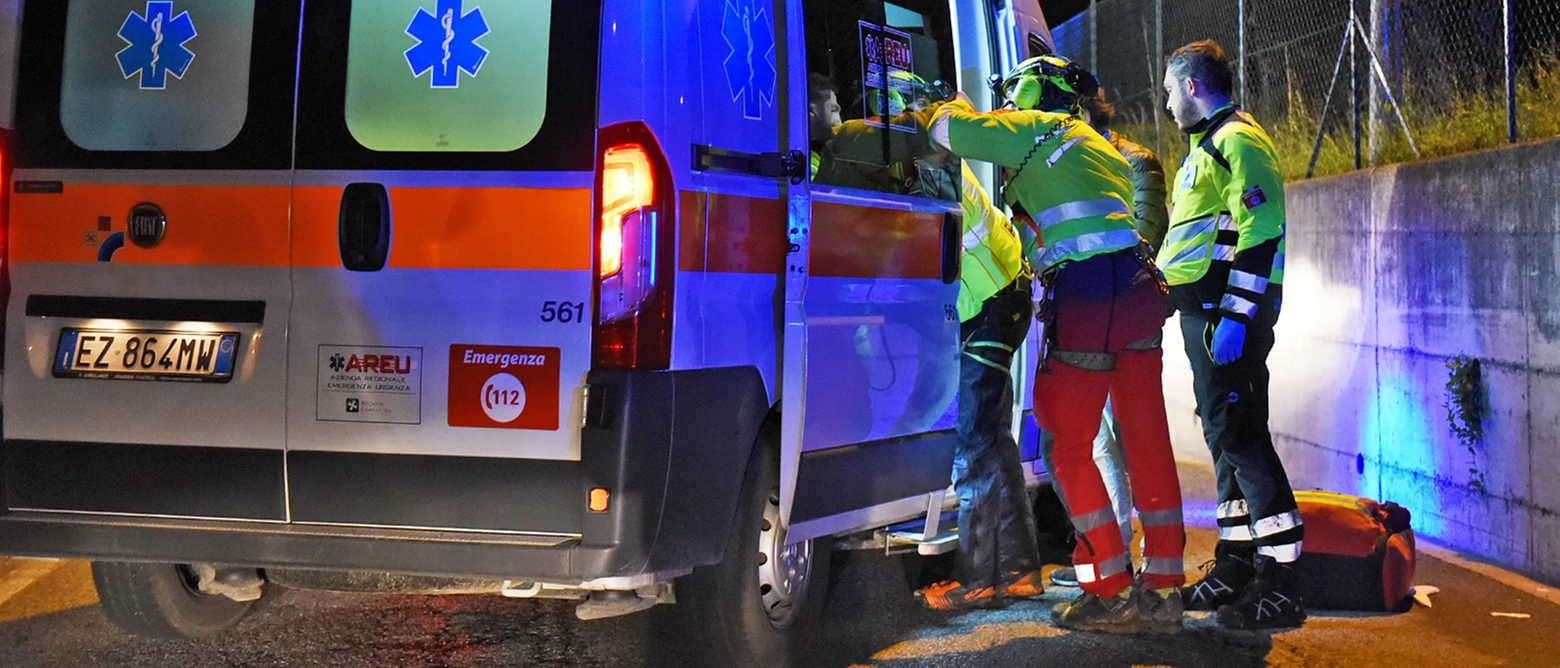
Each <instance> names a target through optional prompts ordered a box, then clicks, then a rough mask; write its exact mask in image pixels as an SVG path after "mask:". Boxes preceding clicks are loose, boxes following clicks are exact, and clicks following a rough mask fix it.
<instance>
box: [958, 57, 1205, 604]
mask: <svg viewBox="0 0 1560 668" xmlns="http://www.w3.org/2000/svg"><path fill="white" fill-rule="evenodd" d="M1096 87H1097V85H1096V84H1095V83H1094V77H1093V75H1091V74H1089V73H1088V72H1087V71H1086V70H1083V69H1082V68H1081V67H1078V66H1077V65H1075V64H1073V63H1071V62H1069V61H1067V60H1065V59H1062V58H1058V57H1055V56H1041V57H1039V58H1031V59H1030V60H1027V61H1025V62H1023V63H1021V64H1020V65H1019V66H1018V67H1017V68H1016V69H1015V70H1014V71H1013V72H1011V73H1009V74H1008V75H1007V76H1006V77H1005V78H1004V80H1003V81H1002V84H1001V90H1002V93H1003V94H1004V96H1005V97H1006V98H1007V99H1008V100H1009V101H1010V102H1011V103H1012V105H1013V106H1014V107H1015V109H1014V110H1007V111H997V112H991V113H977V112H976V111H975V110H974V109H973V108H972V107H971V106H970V105H969V104H968V102H967V101H964V100H959V101H954V102H950V103H949V104H947V105H946V106H944V107H943V108H942V109H940V110H939V112H938V115H937V116H936V117H935V119H934V120H933V122H932V126H931V136H932V140H933V141H934V142H937V143H938V144H940V145H941V146H943V147H945V148H947V149H949V150H950V151H952V152H953V153H954V154H956V155H959V156H960V157H963V158H968V159H974V160H986V161H989V162H993V163H996V164H997V165H1000V166H1002V167H1004V168H1006V170H1007V188H1006V191H1005V196H1006V199H1007V204H1008V205H1009V206H1010V207H1011V208H1012V209H1013V212H1014V215H1015V216H1020V215H1022V216H1026V217H1027V218H1028V223H1026V224H1030V225H1032V226H1033V228H1035V229H1038V231H1039V235H1040V243H1041V244H1042V248H1041V249H1040V254H1039V259H1038V262H1037V263H1036V267H1035V268H1036V270H1037V271H1040V272H1041V276H1042V280H1041V285H1042V286H1045V289H1046V295H1045V297H1044V302H1043V304H1044V306H1043V307H1042V313H1043V314H1044V322H1045V327H1046V330H1047V331H1046V334H1045V338H1046V339H1047V341H1048V351H1047V353H1046V354H1045V358H1044V360H1043V361H1042V363H1041V368H1040V370H1039V373H1037V374H1036V375H1035V401H1034V405H1035V414H1036V417H1037V419H1038V420H1039V422H1040V426H1041V427H1042V428H1045V429H1049V430H1051V432H1052V433H1053V434H1054V435H1055V440H1056V445H1055V449H1054V451H1053V459H1054V462H1055V465H1056V478H1057V482H1058V483H1059V484H1060V485H1061V488H1062V493H1063V497H1064V498H1066V500H1067V505H1068V512H1069V514H1070V515H1072V520H1073V524H1074V526H1075V528H1076V530H1077V532H1078V536H1079V538H1078V546H1077V548H1076V549H1075V550H1074V553H1073V562H1074V565H1075V567H1076V568H1077V572H1078V582H1079V586H1080V587H1081V588H1082V589H1083V591H1084V593H1083V595H1082V596H1079V597H1078V598H1077V599H1075V600H1073V601H1071V602H1068V603H1062V604H1058V605H1057V606H1056V608H1055V609H1054V610H1053V611H1052V619H1053V621H1054V622H1055V623H1056V624H1058V625H1059V626H1063V627H1066V628H1073V629H1082V630H1097V631H1110V632H1118V633H1131V632H1138V631H1143V630H1155V631H1173V630H1175V629H1178V628H1179V627H1180V625H1181V605H1180V595H1179V592H1178V590H1177V587H1178V586H1179V585H1180V584H1181V583H1182V582H1183V581H1184V577H1183V575H1182V562H1181V554H1182V549H1183V543H1184V540H1185V536H1184V530H1183V529H1182V523H1181V491H1180V482H1179V480H1178V479H1177V476H1176V470H1175V460H1174V457H1173V456H1172V454H1171V451H1170V433H1169V427H1168V425H1167V423H1166V419H1165V406H1164V396H1163V394H1162V391H1161V386H1160V380H1159V379H1160V373H1161V369H1162V367H1161V364H1162V359H1161V357H1162V355H1161V352H1160V349H1159V346H1158V343H1157V339H1158V333H1159V330H1160V328H1161V327H1162V326H1163V325H1164V320H1165V300H1164V295H1163V293H1162V292H1161V290H1160V286H1159V282H1158V279H1157V277H1156V274H1155V272H1154V270H1153V267H1152V264H1151V263H1149V262H1148V260H1147V258H1146V255H1145V254H1143V252H1142V251H1141V250H1140V247H1141V245H1142V243H1143V240H1142V238H1141V237H1140V236H1139V235H1138V233H1137V231H1136V230H1135V229H1134V226H1133V222H1134V219H1133V207H1132V201H1133V188H1132V183H1131V178H1130V177H1129V176H1128V169H1129V168H1128V166H1127V162H1126V160H1125V159H1123V158H1122V157H1121V154H1120V153H1119V152H1117V151H1116V148H1115V147H1114V146H1111V145H1110V143H1109V142H1107V141H1106V140H1105V139H1104V138H1103V137H1101V136H1100V135H1099V133H1097V132H1095V131H1094V130H1093V129H1091V128H1090V127H1089V126H1088V125H1087V124H1085V123H1084V122H1082V121H1081V120H1080V119H1079V118H1078V117H1077V116H1076V113H1077V105H1078V98H1079V96H1080V95H1087V94H1091V93H1092V92H1093V90H1094V89H1095V88H1096ZM1107 395H1109V396H1110V397H1112V400H1113V401H1114V402H1115V405H1116V409H1117V418H1118V419H1119V420H1120V422H1121V427H1122V432H1123V436H1124V442H1125V444H1126V446H1127V451H1126V458H1127V466H1128V469H1129V471H1130V478H1131V484H1132V488H1133V492H1134V494H1133V496H1134V501H1135V505H1136V506H1137V509H1138V515H1139V517H1140V518H1141V520H1142V523H1143V527H1144V547H1143V555H1144V560H1143V568H1142V574H1141V578H1140V579H1138V580H1137V581H1136V582H1134V578H1133V567H1132V559H1131V555H1130V554H1129V553H1128V552H1127V550H1126V546H1125V545H1124V544H1123V543H1122V540H1121V533H1120V532H1119V530H1118V526H1117V522H1116V517H1115V513H1114V512H1113V511H1112V509H1111V505H1110V498H1109V497H1108V495H1107V494H1106V491H1105V485H1104V483H1103V482H1102V481H1101V480H1100V473H1099V469H1098V468H1096V467H1095V465H1094V460H1093V458H1092V454H1091V453H1092V450H1093V447H1092V446H1093V442H1094V435H1095V434H1096V433H1097V432H1098V431H1099V426H1100V412H1101V410H1102V409H1103V408H1104V405H1105V399H1106V396H1107Z"/></svg>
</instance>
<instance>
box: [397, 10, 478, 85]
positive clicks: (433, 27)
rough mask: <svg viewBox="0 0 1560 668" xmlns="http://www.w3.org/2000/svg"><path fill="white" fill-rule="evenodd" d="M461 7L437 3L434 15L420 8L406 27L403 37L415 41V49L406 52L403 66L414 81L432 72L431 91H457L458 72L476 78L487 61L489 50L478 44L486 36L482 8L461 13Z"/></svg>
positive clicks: (458, 82) (458, 83)
mask: <svg viewBox="0 0 1560 668" xmlns="http://www.w3.org/2000/svg"><path fill="white" fill-rule="evenodd" d="M464 4H465V3H464V1H463V0H439V1H438V3H437V5H436V6H435V7H434V13H433V14H429V13H428V10H426V9H423V8H421V7H419V8H418V9H417V15H416V16H413V17H412V22H411V24H410V25H408V26H406V34H408V35H410V36H411V37H412V39H415V40H417V45H416V46H413V47H412V48H410V49H407V50H406V64H407V65H410V66H411V68H412V76H413V77H421V76H422V75H423V73H424V72H428V71H430V70H432V71H433V77H432V79H433V87H434V88H459V87H460V71H461V70H465V71H466V74H467V75H469V76H473V77H474V76H477V72H478V71H479V70H481V69H482V63H483V61H485V60H487V56H488V50H487V49H485V48H482V46H481V45H480V44H477V40H479V39H482V36H483V35H486V34H488V31H489V29H488V24H487V19H485V18H482V8H481V7H475V6H473V7H472V9H471V11H469V12H465V13H462V10H463V5H464Z"/></svg>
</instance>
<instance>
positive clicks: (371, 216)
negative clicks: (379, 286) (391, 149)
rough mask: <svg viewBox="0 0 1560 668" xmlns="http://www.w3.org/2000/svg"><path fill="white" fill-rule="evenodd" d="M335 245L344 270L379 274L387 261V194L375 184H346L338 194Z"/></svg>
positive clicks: (388, 239)
mask: <svg viewBox="0 0 1560 668" xmlns="http://www.w3.org/2000/svg"><path fill="white" fill-rule="evenodd" d="M336 242H337V246H338V247H339V248H340V250H341V266H343V267H346V269H347V271H379V270H380V269H384V268H385V262H386V261H388V260H389V259H390V193H389V192H388V191H386V190H385V187H384V186H383V185H381V184H378V183H349V184H347V187H346V188H345V189H343V190H342V191H341V209H340V211H339V212H338V213H337V216H336Z"/></svg>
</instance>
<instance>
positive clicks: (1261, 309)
mask: <svg viewBox="0 0 1560 668" xmlns="http://www.w3.org/2000/svg"><path fill="white" fill-rule="evenodd" d="M1232 78H1233V77H1232V76H1231V73H1230V67H1229V63H1228V62H1227V61H1226V60H1225V59H1224V52H1223V50H1222V49H1220V48H1219V45H1217V44H1215V43H1213V42H1212V41H1202V42H1194V43H1192V44H1188V45H1186V46H1184V47H1181V48H1180V49H1178V50H1176V52H1175V53H1174V54H1173V55H1171V57H1170V62H1169V63H1168V65H1167V67H1166V71H1165V80H1164V86H1165V90H1166V91H1167V92H1168V93H1169V99H1168V101H1167V105H1166V106H1168V107H1169V109H1170V113H1171V114H1172V115H1173V116H1174V117H1175V121H1176V124H1177V125H1179V126H1180V127H1181V129H1182V130H1185V131H1186V132H1187V134H1188V135H1190V143H1191V151H1190V153H1189V154H1188V155H1187V157H1186V159H1185V160H1184V161H1182V163H1181V169H1180V172H1179V173H1178V174H1177V175H1176V177H1175V183H1176V185H1175V193H1174V200H1175V204H1174V211H1173V212H1172V214H1171V216H1170V220H1171V224H1170V231H1169V233H1168V234H1167V235H1166V236H1165V243H1164V246H1163V247H1162V248H1161V249H1160V250H1159V266H1160V267H1161V268H1162V269H1163V270H1164V273H1165V278H1166V280H1167V281H1168V282H1169V284H1170V296H1171V300H1172V302H1173V303H1174V306H1175V307H1176V308H1177V309H1178V310H1179V311H1180V312H1181V335H1182V338H1183V339H1184V342H1185V346H1186V354H1187V356H1188V357H1189V358H1190V359H1191V363H1192V379H1193V382H1192V385H1193V391H1194V392H1195V393H1196V395H1197V406H1198V411H1199V413H1200V414H1201V416H1202V423H1203V435H1204V437H1205V438H1206V439H1207V441H1208V447H1209V449H1210V450H1211V451H1212V453H1213V459H1214V467H1215V469H1216V473H1217V475H1218V485H1219V505H1218V507H1217V509H1216V511H1215V515H1216V516H1217V519H1218V523H1219V543H1218V546H1217V547H1216V548H1215V556H1216V561H1215V565H1214V567H1213V570H1211V571H1209V572H1208V574H1207V575H1206V576H1205V577H1204V578H1203V579H1202V580H1201V581H1200V582H1198V583H1196V584H1194V585H1192V586H1189V587H1187V588H1186V589H1185V590H1184V591H1183V598H1184V600H1185V603H1186V607H1187V608H1188V609H1191V610H1216V611H1217V612H1216V615H1215V617H1216V619H1217V620H1218V621H1219V622H1220V623H1221V624H1224V625H1226V626H1230V627H1234V628H1243V629H1258V628H1285V627H1293V626H1298V625H1300V624H1301V623H1303V622H1304V621H1305V609H1304V607H1303V605H1302V603H1301V601H1300V597H1299V596H1298V595H1297V594H1296V589H1297V587H1296V583H1295V573H1294V568H1293V564H1294V562H1295V560H1296V559H1297V558H1298V557H1299V556H1300V541H1301V538H1303V537H1304V531H1305V528H1304V527H1303V526H1302V525H1301V522H1300V512H1299V510H1297V508H1296V506H1295V497H1294V493H1293V491H1291V489H1290V486H1289V478H1288V476H1287V475H1286V474H1285V472H1284V465H1283V463H1282V462H1280V461H1279V458H1278V453H1277V452H1275V451H1274V449H1273V437H1272V435H1271V434H1269V432H1268V425H1267V422H1268V368H1267V357H1268V353H1269V352H1270V351H1271V350H1272V349H1273V325H1274V324H1275V323H1277V322H1278V312H1279V306H1280V304H1281V298H1282V296H1283V293H1282V290H1283V283H1284V179H1283V176H1282V174H1280V172H1279V168H1278V157H1277V155H1276V154H1275V151H1274V148H1273V142H1272V140H1271V139H1269V138H1268V135H1267V133H1266V132H1264V131H1263V130H1262V127H1261V126H1259V125H1257V122H1256V121H1255V120H1253V119H1252V118H1251V116H1249V115H1247V114H1246V113H1245V112H1244V111H1241V110H1240V108H1239V107H1237V106H1236V105H1234V104H1232V103H1231V102H1230V83H1231V80H1232Z"/></svg>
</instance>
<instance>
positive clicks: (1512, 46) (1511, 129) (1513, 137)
mask: <svg viewBox="0 0 1560 668" xmlns="http://www.w3.org/2000/svg"><path fill="white" fill-rule="evenodd" d="M1505 5H1506V8H1505V9H1506V11H1505V19H1506V21H1505V23H1506V26H1505V28H1506V140H1507V141H1509V142H1511V143H1516V141H1517V39H1516V37H1517V16H1516V0H1505Z"/></svg>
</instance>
